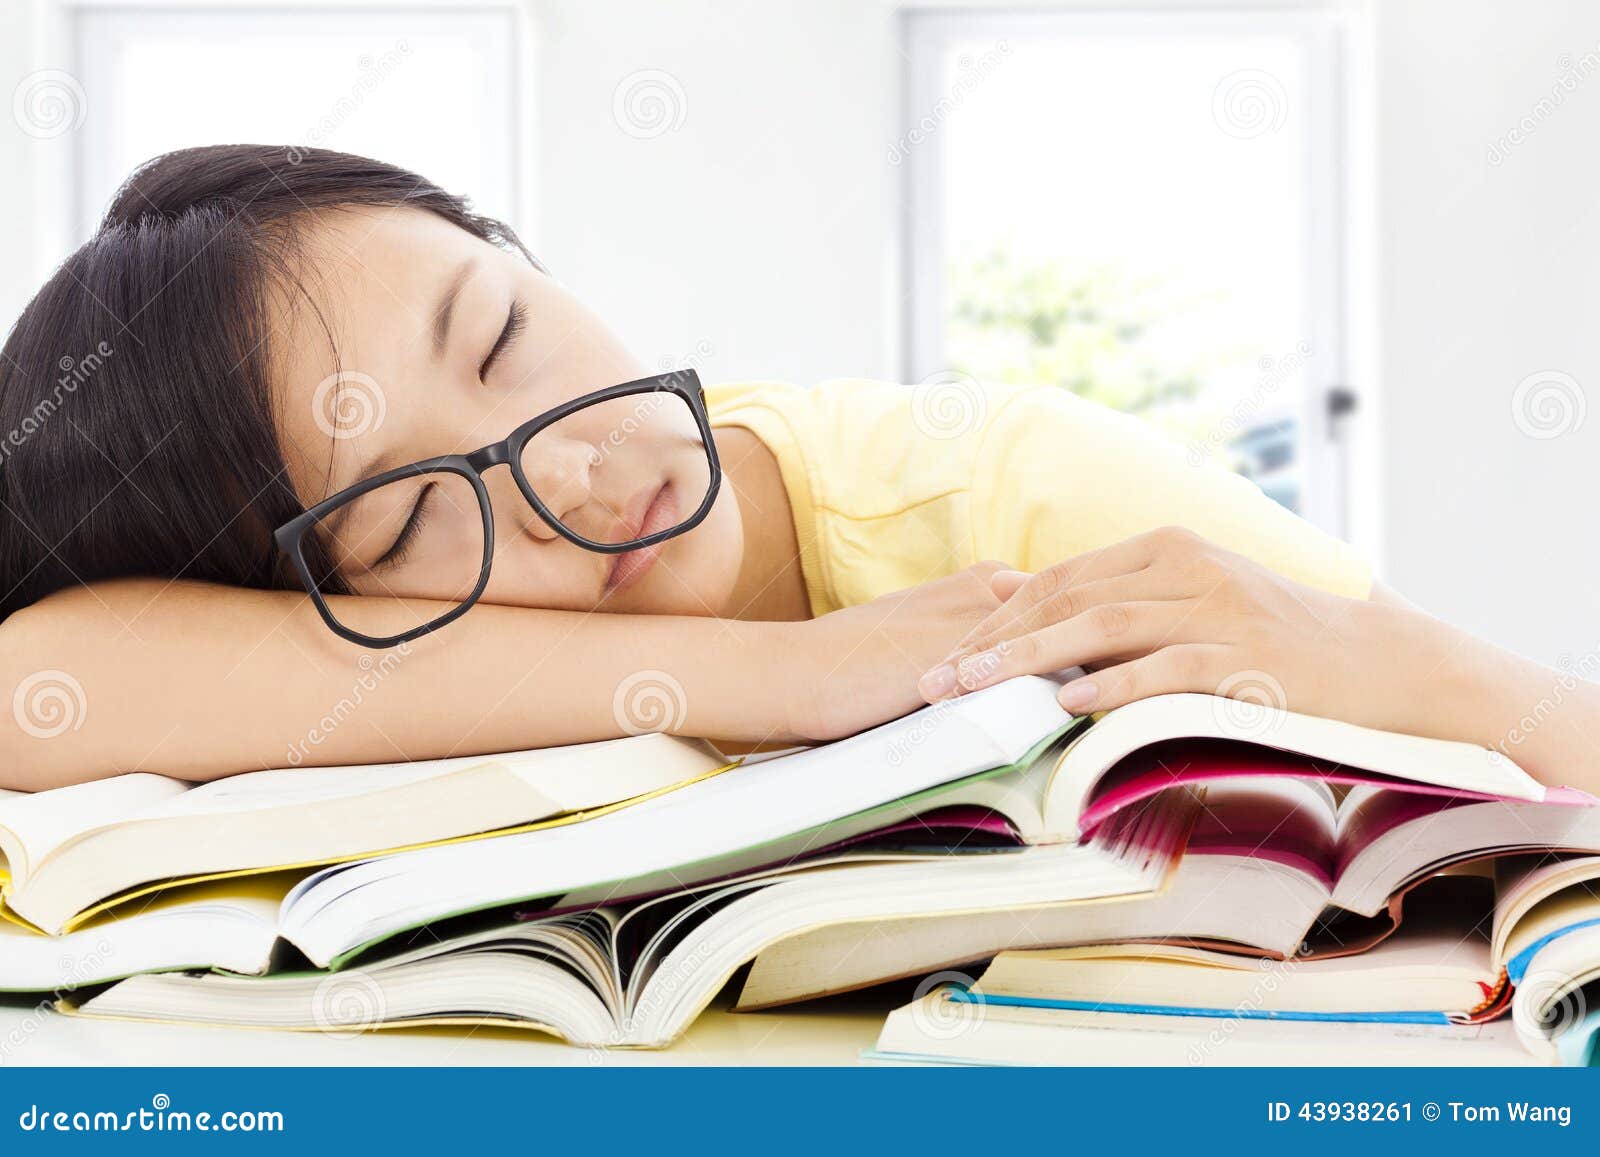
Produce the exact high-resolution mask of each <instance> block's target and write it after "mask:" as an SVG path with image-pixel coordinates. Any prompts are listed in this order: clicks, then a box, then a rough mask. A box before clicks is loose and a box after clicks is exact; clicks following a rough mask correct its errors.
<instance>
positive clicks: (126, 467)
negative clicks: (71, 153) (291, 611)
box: [0, 145, 537, 619]
mask: <svg viewBox="0 0 1600 1157" xmlns="http://www.w3.org/2000/svg"><path fill="white" fill-rule="evenodd" d="M402 205H404V206H410V207H414V208H419V209H425V210H427V211H429V212H431V213H435V214H437V215H439V216H440V217H442V218H444V219H445V220H446V221H449V222H450V223H452V224H454V225H457V226H459V227H460V228H462V229H465V230H466V231H467V232H468V233H471V234H473V235H474V236H476V237H479V238H482V239H483V240H485V241H489V242H491V243H494V244H497V245H501V246H505V247H509V248H512V249H515V250H516V251H518V252H521V253H522V254H523V255H524V256H528V259H529V260H530V261H532V257H531V256H530V255H529V254H528V252H527V250H526V249H525V248H524V247H523V245H522V243H521V242H520V241H519V240H518V239H517V237H516V235H515V234H514V233H513V232H512V231H511V230H510V229H509V228H507V227H506V226H505V225H503V224H501V223H500V222H498V221H494V220H491V219H489V218H486V217H481V216H478V215H477V214H475V213H473V212H472V210H471V208H470V206H469V204H468V202H467V201H466V200H464V199H463V198H460V197H457V196H453V195H451V194H449V193H446V192H445V191H444V190H442V189H440V188H439V187H438V186H436V185H434V184H432V183H431V182H429V181H426V180H424V179H423V178H422V177H419V176H417V175H416V174H415V173H410V172H407V171H406V170H404V169H401V168H398V167H396V166H394V165H389V164H385V163H384V162H382V161H374V160H369V159H367V158H365V157H357V156H351V155H349V154H346V153H336V152H332V151H329V150H326V149H301V148H284V147H281V146H269V145H216V146H211V147H208V148H198V149H183V150H180V151H178V152H173V153H167V154H165V155H164V156H160V157H157V158H155V159H154V160H152V161H150V162H148V163H146V164H145V165H143V166H141V167H140V168H139V169H138V170H136V171H135V172H134V174H133V175H132V176H131V177H129V178H128V180H127V182H126V183H125V184H124V185H123V186H122V188H121V189H120V190H119V191H118V193H117V195H116V197H115V198H114V199H113V201H112V203H111V207H110V208H109V209H108V210H107V211H106V215H105V217H104V219H103V220H102V221H101V223H100V225H99V227H98V229H97V230H96V232H95V234H94V236H93V237H91V238H90V239H89V240H88V242H86V243H85V244H84V245H83V247H82V248H80V249H79V250H78V251H77V252H76V253H74V254H73V255H72V256H71V257H69V258H67V260H66V262H65V263H63V264H62V266H61V267H60V268H59V269H58V270H57V271H56V272H55V273H54V274H53V275H52V276H51V278H50V279H49V280H48V281H46V282H45V284H44V286H43V288H41V289H40V290H39V292H38V294H36V295H35V296H34V298H33V300H32V301H31V302H30V303H29V304H28V306H27V308H26V309H24V310H23V312H22V315H21V317H20V318H18V320H17V322H16V324H15V325H14V326H13V327H12V329H11V332H10V334H9V336H8V337H7V339H6V343H5V346H4V348H3V349H0V619H3V618H4V617H6V616H7V615H9V614H11V613H12V612H14V611H16V610H18V609H20V608H22V607H25V606H27V605H29V604H30V603H33V602H35V601H37V600H38V599H41V598H43V597H44V596H46V595H48V594H50V593H52V592H54V591H57V590H60V589H62V588H63V587H66V586H69V585H72V584H75V583H90V582H95V581H97V580H103V579H110V578H118V577H124V576H131V575H144V576H154V577H162V578H192V579H200V580H206V581H210V582H219V583H227V584H231V585H234V586H247V587H296V586H298V585H299V584H298V583H297V582H296V581H295V580H294V578H293V577H292V575H291V572H290V571H289V569H288V568H287V567H286V566H285V565H284V563H283V561H282V560H281V559H280V558H279V557H278V556H277V553H276V551H275V549H274V547H273V545H272V541H271V533H272V530H273V529H274V528H275V527H277V526H278V525H280V524H281V523H284V522H286V521H288V520H289V519H290V518H293V517H294V516H295V515H296V514H298V513H300V511H301V510H302V509H303V507H302V504H301V502H300V500H299V498H298V497H297V496H296V494H295V491H294V488H293V487H292V486H291V485H290V483H289V479H288V475H287V472H286V470H285V465H284V455H283V452H282V450H281V448H280V445H279V441H278V435H277V428H276V426H275V424H274V420H273V412H274V400H273V392H272V388H271V384H270V378H269V374H268V362H269V355H270V352H271V340H272V335H271V334H270V333H269V326H268V322H267V318H268V307H269V305H270V304H271V300H272V295H273V294H274V293H277V292H281V291H283V290H284V289H285V288H290V289H293V288H294V287H295V286H296V284H297V283H296V282H295V279H294V254H295V242H296V239H297V236H298V234H299V232H300V231H301V230H302V229H303V227H304V225H305V224H306V223H308V221H309V220H310V219H311V218H312V217H313V216H314V215H316V214H319V213H325V212H328V211H333V210H337V209H339V208H342V207H352V206H402ZM535 264H537V263H535ZM300 292H303V290H301V291H300ZM330 340H331V339H330ZM308 561H310V560H308ZM325 561H326V560H322V562H323V565H320V566H318V567H317V570H318V571H319V573H324V574H327V573H331V571H332V569H333V568H332V567H330V566H327V565H325Z"/></svg>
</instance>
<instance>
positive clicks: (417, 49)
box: [64, 3, 527, 243]
mask: <svg viewBox="0 0 1600 1157" xmlns="http://www.w3.org/2000/svg"><path fill="white" fill-rule="evenodd" d="M69 16H70V18H69V20H68V21H67V23H66V26H65V29H64V31H65V35H66V36H67V38H68V39H69V41H70V48H71V51H72V54H73V57H74V60H75V67H74V69H73V71H74V73H75V74H76V76H77V77H78V78H79V79H80V81H81V83H82V85H83V87H84V89H85V91H86V93H87V95H88V98H89V103H90V107H91V108H92V110H93V115H92V116H89V117H87V118H86V119H85V122H84V124H83V126H82V128H81V130H80V131H79V132H78V133H77V134H75V142H76V143H75V153H74V155H73V158H72V162H71V165H72V170H73V171H72V173H71V174H70V175H69V176H67V180H69V181H70V184H71V187H72V192H73V195H72V205H71V210H70V211H71V216H72V220H71V222H70V225H69V229H70V230H71V231H73V232H75V233H76V234H77V236H76V237H75V238H73V239H72V241H73V243H76V241H77V240H81V239H82V237H83V236H86V235H87V234H88V233H89V232H90V231H91V229H92V227H93V225H94V223H95V221H96V219H97V218H98V217H99V215H100V213H101V212H102V211H103V210H104V208H105V206H106V204H107V203H108V201H109V200H110V198H111V196H112V194H113V192H114V191H115V190H116V187H117V185H118V183H119V182H121V181H122V180H123V179H124V178H125V177H126V176H127V175H128V173H129V172H131V171H132V169H133V168H134V166H136V165H137V164H138V163H139V162H141V161H144V160H147V159H148V158H150V157H152V156H155V155H156V154H158V153H162V152H166V151H168V150H170V149H175V148H182V147H185V146H190V145H200V144H218V143H225V142H233V141H252V142H267V143H279V142H281V143H283V144H285V145H288V146H300V147H307V146H321V147H326V148H333V149H340V150H343V151H346V152H354V153H361V154H364V155H367V156H372V157H377V158H379V159H382V160H386V161H392V162H394V163H395V164H398V165H402V166H404V167H406V168H409V169H412V170H414V171H416V172H419V173H423V174H425V175H427V177H428V178H429V179H430V180H433V181H437V182H438V183H440V184H441V185H442V186H444V187H445V188H447V189H452V190H463V191H467V192H470V193H471V194H472V195H473V198H474V201H475V203H476V204H477V206H478V208H479V209H480V210H481V211H482V212H485V213H487V214H490V215H492V216H496V217H502V218H504V219H506V220H509V221H511V222H513V224H515V223H517V222H518V221H519V220H520V219H523V218H525V216H526V205H525V203H524V200H523V199H524V197H525V196H526V191H527V180H526V176H525V174H524V172H523V163H524V161H523V153H522V148H521V145H522V143H523V141H524V139H525V127H524V125H523V123H522V122H523V121H524V120H525V119H526V118H525V117H524V116H523V110H522V107H521V102H520V101H519V100H517V99H512V100H507V99H506V94H508V93H510V94H519V93H521V92H523V91H524V89H523V88H522V86H523V84H524V83H525V65H524V63H523V59H522V57H523V55H524V53H523V51H522V43H523V42H522V29H521V26H520V19H521V18H520V16H519V13H518V12H517V9H516V7H515V6H514V5H509V4H501V5H494V4H478V5H473V6H471V7H467V8H456V9H449V8H446V7H444V6H442V5H430V6H422V5H414V4H413V5H407V4H394V5H362V6H357V7H348V8H311V7H307V6H303V5H297V4H292V3H287V4H278V5H273V4H271V3H264V4H259V5H254V6H251V7H248V8H243V7H234V6H231V5H221V4H219V5H215V6H208V5H204V4H199V5H190V6H185V7H182V8H175V7H162V6H158V5H151V6H144V5H137V4H119V5H115V6H111V7H99V6H88V5H85V6H81V7H80V6H69Z"/></svg>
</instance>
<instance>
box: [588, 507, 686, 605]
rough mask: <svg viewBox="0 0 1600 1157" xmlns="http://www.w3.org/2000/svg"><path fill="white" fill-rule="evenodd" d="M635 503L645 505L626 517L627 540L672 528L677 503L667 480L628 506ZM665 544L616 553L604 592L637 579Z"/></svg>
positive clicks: (676, 515) (614, 590)
mask: <svg viewBox="0 0 1600 1157" xmlns="http://www.w3.org/2000/svg"><path fill="white" fill-rule="evenodd" d="M637 503H646V504H647V505H645V507H644V509H643V511H641V512H639V513H638V514H637V515H636V516H635V518H636V519H637V521H635V518H630V519H629V520H628V522H627V525H628V526H629V527H630V528H632V529H630V530H628V531H626V532H625V533H626V535H627V537H628V538H630V539H634V538H648V537H650V536H651V535H652V534H660V533H661V532H662V531H663V530H670V529H672V528H673V527H674V526H676V525H677V524H678V522H679V518H678V502H677V499H676V498H675V497H674V495H673V492H672V483H670V482H667V483H663V484H662V486H661V487H660V489H658V490H657V491H656V492H655V493H654V494H653V495H651V494H648V493H645V494H641V495H640V496H639V497H638V498H637V499H636V500H635V502H634V503H630V504H629V506H630V507H634V506H636V504H637ZM628 513H629V514H630V515H633V514H634V510H633V509H630V510H629V512H628ZM665 546H666V544H665V543H660V542H658V543H656V544H655V545H654V546H646V547H643V548H641V549H639V550H630V551H628V552H627V553H626V554H619V555H616V556H615V557H616V561H615V562H613V563H612V564H611V573H610V575H608V576H607V578H606V593H607V594H608V595H609V594H615V593H616V592H618V591H620V590H624V589H626V588H627V587H629V586H632V585H633V584H634V583H636V582H638V581H639V579H641V578H643V577H644V575H645V573H646V572H647V571H649V570H650V568H651V567H653V566H654V565H655V563H656V560H657V559H658V558H660V557H661V552H662V550H663V549H664V547H665Z"/></svg>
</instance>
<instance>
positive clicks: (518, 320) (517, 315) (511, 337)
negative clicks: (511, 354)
mask: <svg viewBox="0 0 1600 1157" xmlns="http://www.w3.org/2000/svg"><path fill="white" fill-rule="evenodd" d="M527 324H528V310H527V307H525V306H524V305H523V304H522V302H520V301H517V300H515V299H513V300H512V302H511V308H510V309H509V310H508V311H507V312H506V324H505V325H504V326H503V327H501V330H500V336H499V337H497V338H495V339H494V345H493V346H491V347H490V349H489V354H488V356H487V357H485V358H484V359H483V364H482V365H480V366H479V367H478V380H479V381H485V380H487V379H488V377H489V371H490V370H492V369H494V367H495V363H496V362H498V361H499V360H500V356H501V355H502V354H504V353H505V352H506V350H507V349H508V348H510V346H511V343H512V342H514V341H516V340H517V337H518V335H520V334H521V333H522V331H523V330H524V329H525V328H526V327H527Z"/></svg>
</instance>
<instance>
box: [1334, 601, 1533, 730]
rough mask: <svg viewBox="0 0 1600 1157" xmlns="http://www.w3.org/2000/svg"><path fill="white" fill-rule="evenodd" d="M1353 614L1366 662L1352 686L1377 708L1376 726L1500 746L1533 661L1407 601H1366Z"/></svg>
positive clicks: (1360, 667) (1374, 724)
mask: <svg viewBox="0 0 1600 1157" xmlns="http://www.w3.org/2000/svg"><path fill="white" fill-rule="evenodd" d="M1354 620H1355V623H1356V630H1357V632H1358V633H1359V635H1360V636H1361V638H1362V642H1361V643H1360V644H1359V648H1358V649H1359V652H1360V654H1361V655H1362V656H1363V659H1364V661H1363V662H1362V663H1361V664H1359V669H1358V670H1357V671H1356V672H1355V675H1356V686H1355V687H1354V688H1353V690H1354V691H1355V692H1356V693H1357V694H1359V695H1361V697H1362V698H1363V699H1364V700H1365V701H1366V702H1368V703H1369V704H1371V705H1372V708H1373V710H1375V711H1376V712H1377V713H1378V714H1379V717H1378V718H1377V719H1375V720H1373V723H1372V725H1373V726H1377V727H1381V728H1384V729H1385V730H1390V731H1401V732H1405V733H1408V734H1412V735H1423V736H1427V737H1429V738H1434V739H1453V740H1459V741H1462V742H1466V743H1474V744H1477V745H1479V746H1482V747H1491V748H1493V747H1498V746H1500V744H1501V743H1502V742H1503V740H1504V739H1505V727H1506V726H1507V719H1508V706H1507V705H1508V703H1510V702H1512V701H1515V700H1516V699H1517V697H1518V696H1517V687H1518V686H1519V685H1520V684H1521V683H1522V682H1523V681H1524V680H1525V678H1526V676H1527V670H1526V669H1527V668H1531V667H1532V666H1533V665H1532V664H1529V663H1527V662H1526V661H1525V660H1522V659H1519V658H1517V657H1516V656H1512V655H1509V654H1507V653H1505V652H1502V651H1499V650H1498V649H1496V648H1494V647H1491V646H1489V645H1488V644H1487V643H1484V642H1483V641H1482V640H1479V639H1476V638H1473V637H1472V636H1471V635H1468V634H1467V633H1466V632H1464V631H1460V630H1458V629H1456V628H1455V627H1452V626H1450V625H1449V624H1448V623H1445V622H1442V621H1440V620H1439V619H1435V618H1433V617H1432V616H1431V615H1428V614H1426V613H1424V612H1422V611H1419V610H1415V609H1413V608H1410V607H1404V606H1385V605H1378V604H1372V603H1365V604H1362V606H1361V609H1360V610H1359V611H1358V613H1357V614H1356V615H1355V616H1354Z"/></svg>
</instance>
